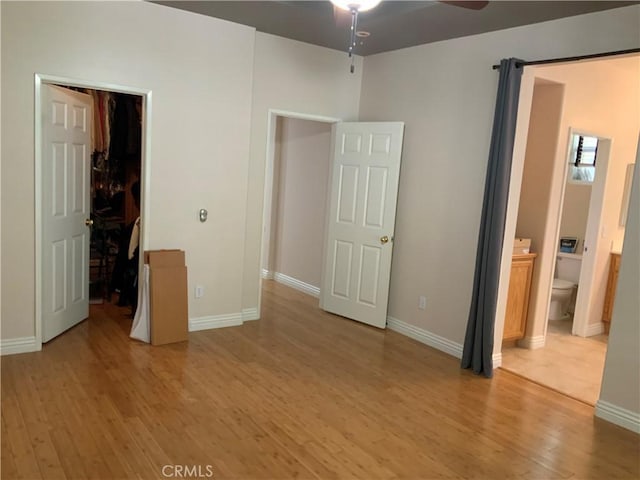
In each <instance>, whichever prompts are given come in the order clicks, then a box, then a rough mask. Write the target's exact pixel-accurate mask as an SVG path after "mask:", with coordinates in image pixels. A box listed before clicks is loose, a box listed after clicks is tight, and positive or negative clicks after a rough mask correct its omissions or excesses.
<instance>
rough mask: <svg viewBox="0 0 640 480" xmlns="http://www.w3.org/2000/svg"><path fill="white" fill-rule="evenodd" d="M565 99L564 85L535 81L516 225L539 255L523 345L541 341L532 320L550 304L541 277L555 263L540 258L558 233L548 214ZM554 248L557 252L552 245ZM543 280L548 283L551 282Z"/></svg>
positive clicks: (545, 315) (518, 233)
mask: <svg viewBox="0 0 640 480" xmlns="http://www.w3.org/2000/svg"><path fill="white" fill-rule="evenodd" d="M563 99H564V85H561V84H557V83H551V82H546V81H537V82H536V83H535V87H534V90H533V99H532V104H531V116H530V118H529V133H528V136H527V149H526V155H525V160H524V172H523V175H522V187H521V191H520V205H519V208H518V223H517V225H516V237H520V238H530V239H531V251H532V252H535V253H537V254H538V257H537V258H536V261H535V264H534V269H533V277H532V279H531V296H530V298H531V301H530V303H529V305H530V306H529V316H528V318H529V320H528V321H527V331H526V333H525V338H524V339H523V340H522V342H521V343H522V345H523V346H532V345H535V344H536V343H537V344H539V343H540V341H538V340H534V341H532V339H534V338H535V337H536V336H537V335H541V333H539V332H535V331H534V330H533V326H534V324H535V323H534V322H533V321H532V319H535V318H537V317H541V318H546V317H547V307H548V305H549V302H548V301H546V298H547V295H546V293H544V292H542V291H541V289H540V288H539V286H540V285H541V282H540V279H541V278H548V277H549V275H550V272H549V268H551V269H553V265H549V264H547V265H546V268H545V265H544V264H543V263H542V262H541V261H540V260H541V259H542V258H543V255H544V254H545V252H546V251H547V250H548V249H549V247H548V245H545V238H546V237H547V236H549V235H555V231H554V232H551V233H550V230H551V229H553V226H550V225H549V222H548V214H549V197H550V191H551V186H552V184H553V173H554V168H553V167H554V163H555V160H556V150H557V147H558V135H559V131H560V122H561V119H562V105H563ZM545 247H547V248H545ZM551 251H554V249H553V247H551ZM542 283H543V284H544V285H547V286H548V282H542ZM538 300H539V301H538Z"/></svg>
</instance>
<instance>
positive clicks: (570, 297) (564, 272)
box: [549, 252, 582, 320]
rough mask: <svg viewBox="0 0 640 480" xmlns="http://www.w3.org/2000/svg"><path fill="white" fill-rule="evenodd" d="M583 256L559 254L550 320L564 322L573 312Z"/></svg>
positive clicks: (550, 306)
mask: <svg viewBox="0 0 640 480" xmlns="http://www.w3.org/2000/svg"><path fill="white" fill-rule="evenodd" d="M581 266H582V255H579V254H575V253H562V252H560V253H558V257H557V259H556V271H555V277H556V278H554V279H553V286H552V290H551V304H550V305H549V320H564V319H565V318H568V317H569V312H570V311H573V303H574V302H575V296H574V292H575V290H576V287H577V286H578V280H580V268H581Z"/></svg>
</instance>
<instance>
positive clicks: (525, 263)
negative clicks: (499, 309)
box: [502, 253, 537, 342]
mask: <svg viewBox="0 0 640 480" xmlns="http://www.w3.org/2000/svg"><path fill="white" fill-rule="evenodd" d="M536 256H537V254H536V253H527V254H522V255H514V256H513V257H512V260H511V278H510V280H509V294H508V297H507V311H506V313H505V318H504V333H503V334H502V341H503V342H510V341H515V340H519V339H521V338H522V337H524V332H525V329H526V327H527V315H528V314H529V292H530V291H531V277H532V276H533V262H534V260H535V258H536Z"/></svg>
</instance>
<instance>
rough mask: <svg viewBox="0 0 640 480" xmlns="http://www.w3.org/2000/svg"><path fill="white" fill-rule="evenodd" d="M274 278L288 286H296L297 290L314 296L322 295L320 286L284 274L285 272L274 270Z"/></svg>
mask: <svg viewBox="0 0 640 480" xmlns="http://www.w3.org/2000/svg"><path fill="white" fill-rule="evenodd" d="M273 279H274V280H275V281H276V282H278V283H282V284H283V285H286V286H287V287H291V288H295V289H296V290H299V291H301V292H303V293H306V294H307V295H311V296H312V297H316V298H317V297H319V296H320V288H318V287H314V286H313V285H309V284H308V283H304V282H301V281H300V280H298V279H296V278H293V277H290V276H288V275H284V274H283V273H279V272H274V274H273Z"/></svg>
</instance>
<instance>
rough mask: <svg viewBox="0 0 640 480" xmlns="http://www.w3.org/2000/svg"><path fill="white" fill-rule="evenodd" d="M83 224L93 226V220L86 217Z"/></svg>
mask: <svg viewBox="0 0 640 480" xmlns="http://www.w3.org/2000/svg"><path fill="white" fill-rule="evenodd" d="M84 224H85V225H86V226H87V227H92V226H93V220H91V219H90V218H87V219H86V220H85V221H84Z"/></svg>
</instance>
